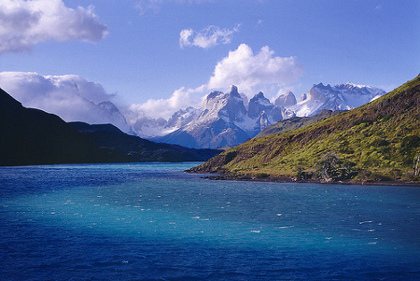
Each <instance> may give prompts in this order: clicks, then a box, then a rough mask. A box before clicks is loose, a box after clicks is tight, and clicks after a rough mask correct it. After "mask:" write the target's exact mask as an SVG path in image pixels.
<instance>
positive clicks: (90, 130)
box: [0, 89, 219, 166]
mask: <svg viewBox="0 0 420 281" xmlns="http://www.w3.org/2000/svg"><path fill="white" fill-rule="evenodd" d="M0 131H1V134H0V166H15V165H42V164H64V163H102V162H104V163H112V162H116V163H117V162H145V161H148V162H150V161H160V162H181V161H205V160H208V159H209V158H211V157H213V156H214V155H216V154H217V153H219V151H217V150H200V149H188V148H185V147H181V146H177V145H168V144H158V143H154V142H151V141H147V140H144V139H141V138H139V137H136V136H131V135H127V134H125V133H123V132H121V131H120V130H119V129H118V128H116V127H115V126H113V125H88V124H86V123H72V124H71V125H69V124H68V123H66V122H64V121H63V120H62V119H61V118H60V117H58V116H56V115H53V114H48V113H46V112H44V111H42V110H38V109H32V108H25V107H23V106H22V105H21V104H20V103H19V102H18V101H16V100H15V99H13V98H12V97H11V96H10V95H9V94H7V93H6V92H5V91H3V90H2V89H0Z"/></svg>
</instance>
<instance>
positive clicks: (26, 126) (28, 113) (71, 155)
mask: <svg viewBox="0 0 420 281" xmlns="http://www.w3.org/2000/svg"><path fill="white" fill-rule="evenodd" d="M0 132H1V134H0V165H2V166H4V165H9V166H12V165H36V164H57V163H91V162H95V161H97V160H100V159H101V154H100V153H99V151H98V150H97V148H96V147H95V146H94V145H93V143H91V142H90V141H89V140H88V139H87V138H85V137H84V136H83V135H81V134H79V133H78V132H77V131H76V130H74V129H73V128H71V127H70V126H68V125H67V123H66V122H64V121H63V120H62V119H61V118H59V117H58V116H56V115H53V114H48V113H46V112H44V111H42V110H38V109H31V108H25V107H23V106H22V105H21V104H20V103H19V102H18V101H16V100H15V99H13V98H12V97H11V96H10V95H9V94H7V93H6V92H5V91H4V90H2V89H0Z"/></svg>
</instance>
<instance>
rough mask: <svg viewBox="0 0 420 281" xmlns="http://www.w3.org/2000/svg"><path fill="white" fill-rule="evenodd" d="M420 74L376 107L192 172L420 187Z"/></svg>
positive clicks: (265, 141) (257, 143) (238, 150)
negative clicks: (394, 183)
mask: <svg viewBox="0 0 420 281" xmlns="http://www.w3.org/2000/svg"><path fill="white" fill-rule="evenodd" d="M419 162H420V75H419V76H417V77H416V78H415V79H413V80H411V81H409V82H407V83H405V84H404V85H402V86H400V87H399V88H397V89H395V90H394V91H392V92H390V93H388V94H386V95H385V96H382V97H381V98H378V99H376V100H374V101H373V102H371V103H369V104H367V105H364V106H361V107H358V108H356V109H353V110H350V111H347V112H345V113H342V114H339V115H336V116H333V117H330V118H328V119H325V120H323V121H320V122H317V123H315V124H313V125H310V126H307V127H304V128H300V129H297V130H293V131H288V132H285V133H279V134H276V135H271V136H267V137H263V138H256V139H252V140H250V141H248V142H246V143H244V144H242V145H239V146H237V147H235V148H234V149H231V150H229V151H226V152H223V153H221V154H220V155H218V156H216V157H214V158H212V159H210V160H209V161H208V162H206V163H204V164H202V165H200V166H198V167H195V168H193V169H191V171H192V172H206V173H209V172H211V173H222V174H223V176H222V177H223V178H234V179H235V178H236V179H238V178H243V179H260V180H262V179H264V180H286V181H316V182H338V181H341V182H349V183H352V182H353V183H363V182H397V183H402V182H404V183H407V182H411V183H415V184H417V185H418V184H419V183H420V181H419V180H420V178H419V173H420V163H419Z"/></svg>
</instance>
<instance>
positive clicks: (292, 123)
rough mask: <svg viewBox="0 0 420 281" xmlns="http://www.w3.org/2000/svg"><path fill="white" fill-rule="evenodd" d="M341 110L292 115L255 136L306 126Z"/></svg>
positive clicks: (260, 136)
mask: <svg viewBox="0 0 420 281" xmlns="http://www.w3.org/2000/svg"><path fill="white" fill-rule="evenodd" d="M341 112H343V111H341V110H337V111H331V110H326V109H324V110H322V111H321V112H320V113H318V114H317V115H315V116H312V117H292V118H289V119H285V120H282V121H278V122H276V123H274V124H271V125H270V126H268V127H267V128H265V129H264V130H262V131H261V132H260V133H259V134H258V135H256V136H255V138H262V137H266V136H269V135H274V134H279V133H282V132H287V131H292V130H296V129H299V128H302V127H306V126H309V125H312V124H314V123H316V122H319V121H321V120H324V119H326V118H328V117H331V116H334V115H337V114H339V113H341Z"/></svg>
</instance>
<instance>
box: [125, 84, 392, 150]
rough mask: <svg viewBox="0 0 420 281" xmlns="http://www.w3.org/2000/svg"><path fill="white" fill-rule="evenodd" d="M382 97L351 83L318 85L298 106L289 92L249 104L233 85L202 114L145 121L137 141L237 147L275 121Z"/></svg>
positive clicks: (379, 92) (205, 104) (259, 96)
mask: <svg viewBox="0 0 420 281" xmlns="http://www.w3.org/2000/svg"><path fill="white" fill-rule="evenodd" d="M383 94H385V92H384V91H383V90H381V89H378V88H372V87H369V86H363V85H356V84H352V83H346V84H340V85H335V86H331V85H324V84H322V83H319V84H318V85H314V86H313V87H312V89H310V90H309V91H308V92H307V93H305V94H303V95H302V98H301V100H300V101H299V102H297V100H296V97H295V95H294V94H293V93H292V92H287V93H286V94H283V95H280V96H279V97H278V98H277V99H276V100H275V102H274V104H273V103H271V102H270V100H269V99H267V98H266V97H265V96H264V94H263V93H262V92H259V93H258V94H256V95H255V96H254V97H253V98H252V99H250V100H249V102H248V100H247V99H246V97H245V98H244V95H243V94H240V93H239V92H238V88H237V87H236V86H232V88H231V90H230V91H229V92H227V93H223V92H220V91H214V92H211V93H210V94H208V95H207V97H206V98H205V100H204V102H203V107H202V108H201V109H194V108H192V107H189V108H187V109H183V110H179V111H177V112H176V113H175V114H174V115H173V116H172V117H171V118H170V119H169V120H168V121H165V120H163V119H159V120H155V119H151V118H147V117H145V116H142V118H138V119H137V121H136V122H135V123H134V124H133V125H132V126H133V128H134V129H135V131H136V133H137V134H138V135H139V136H141V137H148V138H149V139H151V140H154V141H158V142H167V143H172V144H178V145H182V146H187V147H193V148H217V147H223V146H234V145H238V144H240V143H243V142H244V141H246V140H248V139H250V138H253V137H254V136H256V135H257V134H258V133H260V132H261V131H262V130H263V129H265V128H266V127H267V126H269V125H271V124H273V123H275V122H277V121H280V120H283V119H288V118H291V117H295V116H299V117H303V116H313V115H316V114H318V113H319V112H321V111H322V110H323V109H328V110H349V109H352V108H354V107H357V106H360V105H363V104H365V103H368V102H370V101H371V100H373V99H375V98H377V97H379V96H381V95H383ZM246 104H247V106H246Z"/></svg>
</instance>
